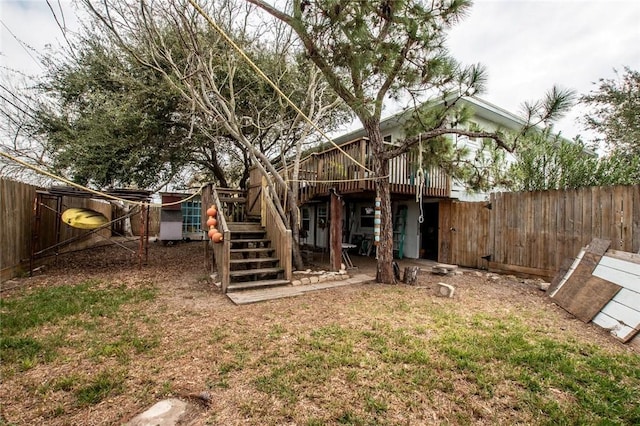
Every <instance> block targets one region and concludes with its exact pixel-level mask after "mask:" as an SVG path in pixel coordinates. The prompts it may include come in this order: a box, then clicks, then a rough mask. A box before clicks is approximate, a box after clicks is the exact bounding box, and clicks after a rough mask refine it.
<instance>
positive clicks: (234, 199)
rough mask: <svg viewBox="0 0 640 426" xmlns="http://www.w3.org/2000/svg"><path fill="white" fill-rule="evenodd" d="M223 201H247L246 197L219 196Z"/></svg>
mask: <svg viewBox="0 0 640 426" xmlns="http://www.w3.org/2000/svg"><path fill="white" fill-rule="evenodd" d="M218 200H220V202H221V203H244V202H246V201H247V199H246V198H245V197H224V196H222V197H218Z"/></svg>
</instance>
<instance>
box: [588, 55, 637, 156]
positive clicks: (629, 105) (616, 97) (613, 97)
mask: <svg viewBox="0 0 640 426" xmlns="http://www.w3.org/2000/svg"><path fill="white" fill-rule="evenodd" d="M616 76H617V78H616V79H600V80H599V82H598V87H597V89H595V90H593V91H591V92H590V93H589V94H586V95H583V96H581V97H580V102H581V103H583V104H585V105H586V106H587V107H589V108H590V111H589V112H588V113H587V114H586V115H585V116H584V120H583V121H584V124H585V125H586V126H587V128H588V129H591V130H595V131H596V132H598V133H599V134H600V135H601V138H602V139H601V141H604V142H605V143H606V145H607V146H608V148H609V151H610V152H613V153H614V155H617V156H627V157H636V160H637V157H640V71H636V70H632V69H631V68H629V67H625V68H624V72H623V73H622V74H620V73H618V72H617V71H616Z"/></svg>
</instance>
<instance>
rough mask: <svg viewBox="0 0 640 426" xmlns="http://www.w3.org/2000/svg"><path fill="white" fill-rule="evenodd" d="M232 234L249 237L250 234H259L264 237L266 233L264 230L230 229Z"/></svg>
mask: <svg viewBox="0 0 640 426" xmlns="http://www.w3.org/2000/svg"><path fill="white" fill-rule="evenodd" d="M230 231H231V233H232V234H236V235H240V236H242V235H251V234H259V235H264V234H266V233H267V231H265V230H264V229H230Z"/></svg>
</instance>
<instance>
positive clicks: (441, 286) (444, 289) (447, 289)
mask: <svg viewBox="0 0 640 426" xmlns="http://www.w3.org/2000/svg"><path fill="white" fill-rule="evenodd" d="M455 290H456V289H455V288H454V287H453V286H452V285H450V284H445V283H438V295H439V296H442V297H453V293H454V292H455Z"/></svg>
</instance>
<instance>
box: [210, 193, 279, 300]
mask: <svg viewBox="0 0 640 426" xmlns="http://www.w3.org/2000/svg"><path fill="white" fill-rule="evenodd" d="M264 193H265V194H267V192H266V190H265V192H264ZM246 200H247V198H246V194H245V193H244V191H241V190H232V189H226V188H217V189H216V188H214V187H213V186H209V187H208V189H207V190H206V191H203V194H202V202H203V210H205V211H206V208H208V206H210V205H216V206H217V209H218V216H217V219H218V226H217V227H218V229H219V230H220V232H222V233H223V237H224V238H223V240H222V242H220V243H215V244H210V245H209V246H208V247H211V248H212V249H213V260H214V262H215V266H216V270H217V273H218V276H219V279H220V282H221V287H222V291H223V292H224V293H226V292H233V291H242V290H252V289H259V288H265V287H276V286H285V285H290V284H291V231H290V230H288V229H287V228H286V227H285V225H284V223H283V222H282V219H281V218H280V216H278V215H277V213H276V211H275V210H276V209H275V207H274V204H273V201H272V200H271V198H270V197H269V196H268V195H267V196H265V195H263V196H262V197H261V202H262V203H263V208H262V209H261V211H260V212H261V215H260V216H258V217H251V216H249V215H247V208H246V205H245V204H246V202H247V201H246ZM203 217H204V216H203ZM205 220H206V218H205V219H204V220H203V222H204V221H205Z"/></svg>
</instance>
